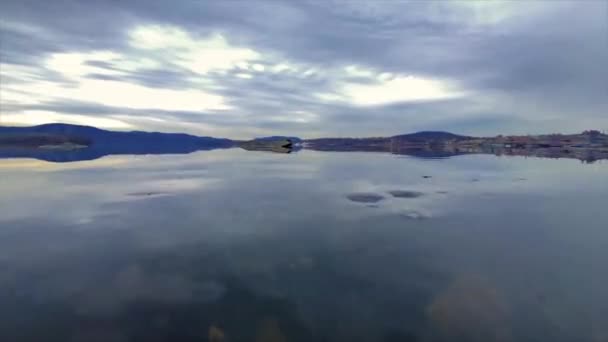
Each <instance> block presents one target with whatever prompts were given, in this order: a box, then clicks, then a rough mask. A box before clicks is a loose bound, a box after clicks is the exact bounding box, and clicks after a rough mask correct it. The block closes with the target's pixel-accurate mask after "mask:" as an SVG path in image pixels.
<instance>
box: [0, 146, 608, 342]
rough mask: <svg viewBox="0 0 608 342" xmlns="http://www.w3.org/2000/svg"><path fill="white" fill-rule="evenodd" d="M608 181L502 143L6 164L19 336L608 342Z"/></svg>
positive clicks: (12, 299) (9, 286)
mask: <svg viewBox="0 0 608 342" xmlns="http://www.w3.org/2000/svg"><path fill="white" fill-rule="evenodd" d="M607 180H608V163H606V162H596V163H594V164H582V163H580V162H579V161H577V160H567V159H559V160H552V159H539V158H522V157H496V156H492V155H485V156H480V155H470V156H459V157H454V158H447V159H431V160H429V159H417V158H413V157H403V156H401V157H400V156H394V155H388V154H375V153H324V152H314V151H301V152H298V153H295V154H289V155H285V154H272V153H264V152H247V151H242V150H238V149H231V150H220V151H211V152H199V153H193V154H189V155H164V156H134V157H133V156H114V157H105V158H102V159H98V160H94V161H86V162H75V163H46V162H40V161H35V160H30V159H6V160H0V189H1V191H0V341H6V342H12V341H62V342H63V341H68V342H73V341H83V342H84V341H86V342H95V341H103V342H116V341H120V342H124V341H214V342H216V341H226V342H235V341H255V342H279V341H280V342H286V341H288V342H291V341H326V342H332V341H353V342H356V341H380V342H399V341H402V342H403V341H408V342H411V341H456V342H458V341H474V342H476V341H483V342H487V341H552V342H555V341H593V342H605V341H608V286H607V285H606V284H608V266H606V265H607V264H608V248H606V247H607V246H608V228H607V227H608V224H607V222H608V210H607V205H606V203H607V200H608V181H607ZM370 199H371V200H370Z"/></svg>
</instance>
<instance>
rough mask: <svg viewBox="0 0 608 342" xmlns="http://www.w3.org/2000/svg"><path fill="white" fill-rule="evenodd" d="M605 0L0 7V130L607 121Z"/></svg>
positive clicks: (25, 1) (7, 1)
mask: <svg viewBox="0 0 608 342" xmlns="http://www.w3.org/2000/svg"><path fill="white" fill-rule="evenodd" d="M607 61H608V0H576V1H564V0H545V1H523V0H521V1H504V2H502V1H491V0H490V1H473V0H470V1H447V0H446V1H441V0H435V1H390V0H379V1H365V2H364V1H352V0H351V1H342V0H323V1H321V0H316V1H309V0H292V1H279V0H276V1H219V0H174V1H160V0H122V1H118V0H96V1H85V0H82V1H73V0H72V1H70V0H53V1H39V0H36V1H32V0H2V1H0V105H1V107H0V124H2V125H34V124H41V123H48V122H65V123H73V124H84V125H92V126H97V127H101V128H106V129H114V130H153V131H163V132H187V133H193V134H198V135H208V136H216V137H227V138H252V137H257V136H264V135H297V136H301V137H306V138H315V137H324V136H325V137H327V136H340V137H347V136H388V135H395V134H401V133H409V132H414V131H420V130H446V131H451V132H454V133H460V134H469V135H497V134H534V133H551V132H566V133H571V132H579V131H582V130H585V129H599V130H608V62H607Z"/></svg>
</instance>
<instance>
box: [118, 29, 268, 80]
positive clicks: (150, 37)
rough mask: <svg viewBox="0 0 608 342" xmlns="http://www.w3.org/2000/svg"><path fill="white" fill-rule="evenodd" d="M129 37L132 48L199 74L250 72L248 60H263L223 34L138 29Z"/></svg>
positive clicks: (132, 31) (251, 50)
mask: <svg viewBox="0 0 608 342" xmlns="http://www.w3.org/2000/svg"><path fill="white" fill-rule="evenodd" d="M129 37H130V44H131V46H132V47H134V48H136V49H140V50H156V52H162V54H163V55H164V57H165V62H166V63H168V64H170V63H172V64H175V65H177V66H180V67H182V68H185V69H188V70H190V71H192V72H195V73H198V74H206V73H208V72H212V71H225V70H229V69H233V68H236V67H237V66H238V67H239V68H241V69H248V67H249V65H248V62H249V61H253V60H257V59H259V58H260V54H259V53H258V52H257V51H255V50H253V49H250V48H246V47H238V46H234V45H232V44H230V43H229V42H228V40H226V38H225V37H224V36H223V35H221V34H218V33H216V34H213V35H210V36H206V37H195V36H193V35H191V34H190V33H188V32H186V31H184V30H182V29H180V28H178V27H175V26H159V25H144V26H138V27H135V28H134V29H133V30H131V31H130V33H129ZM254 67H255V65H254Z"/></svg>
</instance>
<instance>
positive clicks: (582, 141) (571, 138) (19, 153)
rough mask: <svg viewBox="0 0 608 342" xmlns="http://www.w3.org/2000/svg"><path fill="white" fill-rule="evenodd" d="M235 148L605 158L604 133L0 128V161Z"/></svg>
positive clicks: (607, 139)
mask: <svg viewBox="0 0 608 342" xmlns="http://www.w3.org/2000/svg"><path fill="white" fill-rule="evenodd" d="M234 147H240V148H243V149H245V150H250V151H267V152H277V153H290V152H292V151H296V150H298V149H301V148H306V149H310V150H316V151H336V152H353V151H358V152H384V153H392V154H402V155H409V156H413V157H419V158H448V157H453V156H458V155H465V154H494V155H515V156H531V157H545V158H574V159H579V160H581V161H585V162H594V161H596V160H601V159H608V135H606V134H603V133H602V132H599V131H595V130H591V131H585V132H583V133H580V134H549V135H527V136H502V135H499V136H496V137H472V136H464V135H458V134H453V133H449V132H438V131H423V132H416V133H412V134H403V135H396V136H392V137H372V138H320V139H308V140H304V139H301V138H298V137H289V136H270V137H262V138H256V139H254V140H250V141H239V140H230V139H222V138H213V137H200V136H194V135H189V134H183V133H159V132H142V131H131V132H116V131H108V130H103V129H99V128H95V127H89V126H79V125H68V124H47V125H40V126H32V127H5V126H0V158H36V159H41V160H46V161H51V162H69V161H78V160H92V159H97V158H101V157H103V156H107V155H141V154H186V153H192V152H195V151H208V150H214V149H225V148H234Z"/></svg>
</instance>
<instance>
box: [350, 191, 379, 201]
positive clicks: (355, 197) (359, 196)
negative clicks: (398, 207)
mask: <svg viewBox="0 0 608 342" xmlns="http://www.w3.org/2000/svg"><path fill="white" fill-rule="evenodd" d="M346 198H348V199H349V200H351V201H353V202H358V203H377V202H380V201H382V200H383V199H384V196H382V195H379V194H375V193H372V192H354V193H351V194H348V195H346Z"/></svg>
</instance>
